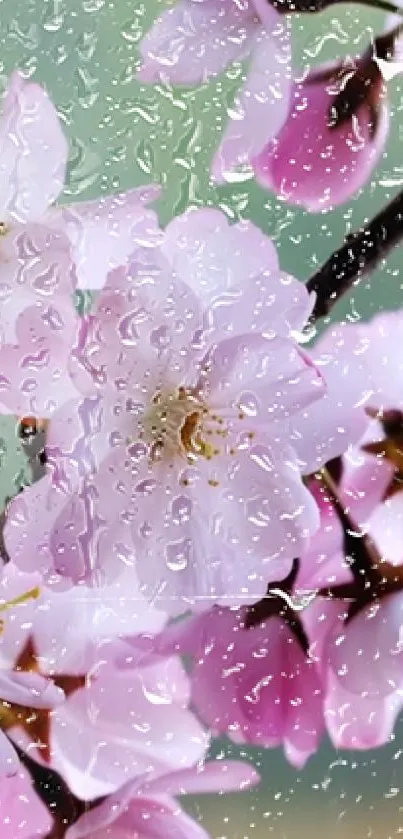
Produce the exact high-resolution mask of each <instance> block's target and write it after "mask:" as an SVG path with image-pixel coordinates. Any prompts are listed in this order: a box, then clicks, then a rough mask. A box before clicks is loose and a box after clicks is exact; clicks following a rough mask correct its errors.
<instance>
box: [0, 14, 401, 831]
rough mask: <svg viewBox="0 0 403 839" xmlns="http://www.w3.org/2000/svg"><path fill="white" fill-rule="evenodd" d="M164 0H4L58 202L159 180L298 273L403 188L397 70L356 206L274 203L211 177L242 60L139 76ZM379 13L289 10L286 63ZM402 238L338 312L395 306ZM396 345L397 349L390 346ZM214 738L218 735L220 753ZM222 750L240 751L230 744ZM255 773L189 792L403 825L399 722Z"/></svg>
mask: <svg viewBox="0 0 403 839" xmlns="http://www.w3.org/2000/svg"><path fill="white" fill-rule="evenodd" d="M166 4H167V0H163V1H162V2H157V0H144V2H138V0H117V1H116V2H113V0H65V2H64V0H0V32H1V50H0V74H1V79H0V82H2V83H3V85H4V84H5V83H6V79H7V76H8V74H9V73H10V72H11V71H12V70H13V69H14V68H15V67H20V68H21V69H22V70H23V71H24V73H28V74H30V75H33V76H34V77H35V79H36V80H38V81H39V82H40V83H42V84H45V85H46V86H47V88H48V90H49V92H50V94H51V96H52V98H53V100H54V102H55V104H56V106H57V108H58V110H59V114H60V117H61V119H62V121H63V124H64V127H65V131H66V134H67V135H68V137H69V140H70V144H71V160H70V168H69V179H68V184H67V187H66V190H65V194H64V200H66V201H69V200H79V199H81V198H82V199H84V198H90V197H94V196H96V195H99V193H100V192H103V191H105V192H111V191H117V190H123V189H126V188H128V187H131V186H134V185H138V184H141V183H146V182H149V181H151V180H152V181H158V182H160V183H161V184H162V185H163V186H164V195H163V198H162V200H161V201H160V204H159V210H160V214H161V220H162V221H163V222H164V223H165V222H166V221H168V220H169V218H171V217H172V216H173V215H174V214H177V213H180V212H182V211H183V210H184V209H185V207H187V206H188V205H189V204H194V205H200V204H205V203H209V204H212V205H215V206H220V207H221V208H222V209H223V210H224V211H225V212H226V213H227V214H228V216H229V217H230V218H231V219H234V220H236V219H239V218H251V219H252V220H253V221H255V222H256V223H257V224H258V225H259V226H260V227H261V228H262V229H263V230H265V231H266V232H267V233H268V234H269V235H270V236H271V237H273V238H274V239H275V241H276V243H277V245H278V248H279V251H280V259H281V263H282V266H283V268H284V269H286V270H288V271H290V272H291V273H294V274H295V275H296V276H298V277H299V278H300V279H306V278H307V277H309V275H310V274H311V273H312V272H313V271H314V270H315V268H316V267H317V266H318V265H320V264H321V263H322V262H323V261H324V260H325V259H326V258H327V257H328V256H329V254H330V253H331V251H332V250H333V249H334V248H336V247H337V246H338V245H339V244H341V242H342V239H343V237H344V235H345V234H346V233H347V232H349V231H351V230H354V229H355V228H356V227H358V226H359V225H360V224H362V223H363V222H364V221H365V219H367V218H369V217H370V216H372V215H373V214H374V213H375V212H376V211H377V210H378V209H379V208H380V207H381V206H382V205H383V204H384V203H385V202H386V201H387V200H389V199H390V197H391V196H392V195H393V194H394V193H395V192H396V191H398V190H399V189H400V188H402V186H403V142H402V141H403V122H402V120H401V112H402V108H403V98H402V88H401V83H400V81H399V78H396V79H394V80H393V81H392V82H391V84H390V98H391V102H392V130H391V134H390V138H389V143H388V146H387V149H386V152H385V155H384V157H383V159H382V161H381V164H380V166H379V167H378V169H377V171H376V172H375V174H374V176H373V179H372V181H371V182H370V183H368V185H367V186H366V188H365V190H363V191H362V193H361V194H360V195H358V196H357V197H356V198H355V199H354V201H352V202H351V203H350V204H348V205H346V206H344V207H342V208H341V209H339V210H338V211H335V212H332V213H329V214H324V215H321V216H312V215H309V214H307V213H305V212H304V211H302V210H296V209H295V208H292V207H289V206H287V205H285V204H284V203H280V202H278V201H276V199H275V198H274V197H273V196H272V195H271V194H269V193H266V192H264V191H263V190H261V189H260V188H259V187H257V186H256V185H254V184H253V183H252V182H247V183H241V184H238V185H235V186H225V187H223V188H220V189H216V188H214V187H213V186H212V185H211V184H210V183H209V174H208V170H209V161H210V158H211V154H212V151H213V149H214V148H215V147H216V145H217V141H218V137H219V135H220V131H221V129H222V126H223V125H224V122H225V118H226V108H227V105H228V104H229V103H230V102H231V98H232V96H233V92H234V90H235V89H236V87H237V86H238V85H239V83H240V81H241V79H242V74H243V72H244V68H243V67H242V66H241V65H235V66H233V67H231V68H230V70H229V71H228V72H227V74H226V75H225V76H224V77H221V78H220V79H219V80H218V81H217V82H215V83H213V84H209V85H207V86H205V87H203V88H202V89H199V90H197V91H193V90H187V91H185V92H183V91H179V90H177V89H175V90H171V89H165V88H162V87H157V88H146V87H140V85H139V84H138V83H137V82H136V78H135V74H136V68H137V66H138V63H139V59H138V50H137V46H138V43H139V40H140V38H141V36H142V33H143V32H144V31H145V30H146V29H147V28H148V27H149V25H150V24H151V22H152V20H153V19H154V18H155V17H156V16H157V14H158V11H159V10H160V9H161V8H162V7H163V6H165V5H166ZM383 26H384V15H382V14H380V13H378V12H376V11H373V10H368V9H365V8H364V7H360V6H359V5H355V4H351V5H347V4H341V3H340V4H338V5H335V6H334V7H333V8H332V9H331V10H330V12H327V13H326V14H323V15H320V16H317V17H314V16H309V17H305V18H302V17H301V16H296V17H295V19H294V21H293V36H294V63H295V65H299V66H303V67H305V66H311V65H313V64H315V63H317V62H320V61H324V60H327V59H329V58H336V57H339V56H341V55H344V54H347V53H349V54H356V53H359V52H361V51H362V50H363V49H365V48H366V46H367V45H368V43H369V42H370V39H371V36H373V35H374V34H377V33H379V32H380V31H381V30H382V28H383ZM402 254H403V251H402V250H396V251H395V252H394V253H393V254H392V255H391V256H390V258H389V259H388V263H387V265H385V266H384V268H383V269H382V270H381V271H378V273H376V274H373V275H372V276H371V277H370V279H369V280H366V281H365V282H364V283H362V284H361V285H360V286H359V287H358V288H356V289H355V290H354V292H353V294H351V295H350V296H349V298H348V299H346V300H344V301H342V303H341V304H339V306H338V308H337V310H336V311H335V314H334V317H336V318H338V319H341V318H348V319H349V320H357V319H360V318H366V317H369V316H370V315H371V313H373V312H375V311H377V310H379V309H380V308H392V307H396V306H398V305H400V304H401V299H402V281H401V272H400V265H401V260H402ZM397 349H399V348H397ZM27 474H28V473H27V467H26V463H25V459H24V456H23V454H22V452H21V450H20V448H19V444H18V441H17V438H16V433H15V427H14V423H13V422H12V421H11V420H10V421H5V420H2V421H1V425H0V505H2V504H3V502H4V498H5V497H6V496H7V495H13V494H15V492H16V487H17V486H18V485H19V483H20V482H21V481H23V480H25V479H26V478H27ZM221 745H222V744H218V745H217V747H216V752H217V751H220V748H221ZM222 750H223V751H224V752H225V753H226V754H232V755H234V756H235V755H237V754H239V752H238V751H237V750H235V749H233V748H232V747H230V746H228V744H223V745H222ZM248 756H249V757H250V759H252V760H253V761H254V763H255V765H256V766H257V767H258V768H259V769H260V771H261V773H262V784H261V786H260V788H259V790H258V791H254V792H251V793H247V794H241V795H236V796H223V797H220V796H215V797H213V796H209V797H206V798H203V799H197V800H196V799H193V800H192V801H190V803H189V802H187V806H188V807H189V809H190V810H191V812H192V813H193V814H194V815H195V817H196V818H198V819H199V820H200V821H201V823H202V824H203V825H204V826H205V827H206V828H207V829H209V830H210V831H211V834H212V836H213V837H216V838H217V839H218V837H228V839H244V837H245V839H246V837H248V838H249V837H250V839H260V837H268V836H273V837H276V839H308V838H309V839H319V837H322V836H324V835H325V836H326V838H327V839H341V837H359V838H360V839H361V837H362V838H364V837H375V839H388V837H395V836H396V837H397V836H399V835H400V834H402V833H403V797H402V792H401V779H402V775H403V773H402V765H403V733H402V726H401V725H398V726H397V729H396V732H395V739H394V741H393V742H392V743H390V744H389V745H388V746H387V747H385V748H383V749H380V750H378V751H376V752H375V751H374V752H367V753H363V754H358V753H351V752H350V753H336V752H335V751H334V750H333V749H332V748H331V747H330V746H329V745H327V744H326V743H325V744H324V745H323V747H322V749H321V751H320V752H319V754H318V755H317V756H315V757H314V758H313V759H312V760H311V761H310V763H309V764H308V766H307V767H306V769H305V770H304V771H303V772H300V773H298V772H296V771H295V770H293V769H292V768H290V767H289V766H288V765H287V764H286V762H285V760H284V758H283V756H282V754H281V752H280V751H279V750H273V751H271V752H265V753H262V752H260V751H258V750H255V751H251V752H249V753H248Z"/></svg>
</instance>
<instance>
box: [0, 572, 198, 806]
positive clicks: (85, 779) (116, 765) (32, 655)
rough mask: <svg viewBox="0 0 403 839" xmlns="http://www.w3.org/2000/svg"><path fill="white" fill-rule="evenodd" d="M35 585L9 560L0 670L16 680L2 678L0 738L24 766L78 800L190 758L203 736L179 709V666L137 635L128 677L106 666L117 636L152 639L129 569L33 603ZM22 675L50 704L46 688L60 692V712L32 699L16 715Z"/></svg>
mask: <svg viewBox="0 0 403 839" xmlns="http://www.w3.org/2000/svg"><path fill="white" fill-rule="evenodd" d="M39 580H40V577H39V575H38V574H28V575H27V574H22V573H21V572H19V571H18V570H17V569H15V568H14V567H13V564H12V563H9V564H8V565H7V566H6V567H5V570H4V572H3V577H2V579H1V581H0V591H1V594H2V596H4V598H8V600H10V598H13V599H15V600H16V605H15V606H14V608H13V607H12V605H10V607H9V609H8V611H7V615H6V619H5V621H4V628H3V634H2V644H1V648H0V655H1V658H0V661H1V663H2V666H3V667H8V668H14V669H13V670H12V671H11V672H12V676H13V679H14V670H15V668H17V673H16V676H15V679H18V680H19V681H18V682H17V681H16V686H15V687H13V685H14V682H12V681H11V680H10V684H11V686H12V687H13V690H14V693H16V691H17V688H18V690H19V693H18V695H17V693H16V697H14V694H13V693H12V692H11V690H10V691H9V694H7V695H6V698H8V699H9V701H10V703H13V704H10V707H9V708H8V710H7V711H6V712H5V715H4V724H5V725H6V731H7V734H8V736H10V737H11V738H12V739H13V741H14V742H15V743H17V745H18V746H19V747H20V748H21V749H22V750H23V751H25V752H27V753H28V754H29V756H30V758H31V759H32V758H34V759H35V760H36V761H37V762H39V763H42V764H44V765H45V766H49V767H51V768H53V769H55V770H56V771H57V772H58V773H59V774H60V775H61V776H62V777H63V778H64V780H65V781H66V782H67V784H68V786H69V788H70V789H71V791H72V792H73V793H74V794H75V795H77V796H78V797H79V798H82V799H92V798H97V797H98V796H102V795H106V794H108V793H110V792H114V791H115V790H116V789H117V788H118V787H120V786H121V785H122V784H123V783H125V782H126V781H127V780H129V779H135V778H142V779H144V780H146V779H147V778H148V779H150V778H154V777H158V776H159V775H164V774H166V772H169V771H176V770H178V769H182V768H187V767H189V766H192V765H193V764H194V763H196V762H197V761H199V760H200V759H201V758H202V757H203V756H204V753H205V750H206V746H207V744H208V737H207V735H206V733H205V732H204V730H203V728H202V727H201V725H200V724H199V723H198V721H197V720H196V718H195V717H194V715H193V714H192V713H191V711H190V710H188V703H189V692H190V688H189V684H188V679H187V677H186V674H185V672H184V670H183V668H182V665H181V663H180V661H179V659H178V658H177V657H176V656H170V657H163V658H161V657H157V656H156V655H155V654H154V653H153V652H152V650H151V649H150V650H149V645H148V644H147V643H145V642H146V641H147V639H146V638H143V639H142V641H141V642H140V640H139V641H138V644H137V646H136V645H135V643H134V646H133V648H132V653H133V662H132V663H133V669H132V670H131V672H130V673H128V672H126V673H124V672H123V671H122V670H121V669H119V668H117V666H115V663H114V662H115V658H116V650H118V649H119V646H117V647H116V649H115V646H116V645H117V643H118V638H119V636H120V635H126V634H129V635H130V636H131V637H134V639H136V636H137V634H138V633H143V634H144V633H145V634H149V633H151V635H152V634H153V633H154V632H155V631H156V630H158V629H161V627H162V626H163V623H164V616H163V615H161V613H160V612H158V613H157V612H156V610H154V609H153V608H152V606H150V604H148V603H146V602H145V601H144V600H143V599H142V597H141V595H140V594H139V592H138V590H137V589H136V580H135V576H134V574H133V571H132V569H129V570H128V571H127V572H126V574H125V575H123V576H122V578H121V579H120V580H119V581H118V582H117V583H115V584H114V585H113V586H110V587H105V588H104V589H102V590H95V589H92V590H88V589H86V588H85V587H84V586H80V587H78V588H75V589H69V590H68V591H64V592H49V591H46V589H41V590H40V592H39V596H38V598H37V599H36V601H35V602H33V601H32V600H30V599H29V598H28V597H26V596H24V592H26V591H27V590H28V591H30V590H31V587H32V585H36V586H37V585H38V582H39ZM21 592H22V596H21ZM19 601H22V602H19ZM66 639H67V640H66ZM32 670H35V680H36V681H35V685H36V682H37V683H38V685H39V688H40V687H41V686H42V689H43V685H44V686H45V687H46V688H47V691H48V693H49V694H50V699H52V698H53V695H54V692H55V690H56V688H55V687H54V686H53V685H57V686H58V688H59V690H60V689H61V688H63V691H64V694H65V697H66V700H65V702H64V704H63V711H62V706H61V707H60V708H56V709H55V710H54V711H52V713H49V712H48V710H47V707H48V705H47V703H46V702H45V701H43V700H41V697H40V696H39V698H38V699H37V700H36V703H35V697H34V701H32V702H30V706H35V707H36V704H37V705H38V706H39V708H40V710H36V711H35V712H33V711H32V710H29V711H28V712H27V713H25V714H24V713H22V712H21V711H20V709H19V708H17V707H16V706H15V702H17V701H18V699H19V696H20V694H21V697H22V699H25V704H28V698H27V697H28V688H29V687H30V683H29V684H28V686H27V690H26V691H25V693H24V695H23V694H22V692H21V691H22V688H20V687H19V685H20V683H23V680H24V679H25V680H27V679H28V678H29V679H33V678H34V677H33V676H32V675H31V671H32ZM28 674H29V676H28ZM50 678H51V679H52V681H51V680H50ZM6 679H8V675H7V671H6V676H5V680H6ZM39 688H38V690H39ZM2 693H5V690H4V691H3V692H2ZM62 695H63V694H62ZM29 696H30V695H29ZM43 696H44V697H45V698H46V696H47V694H46V693H45V694H43ZM21 701H22V700H21ZM2 724H3V720H2V718H1V716H0V727H1V726H2ZM6 742H7V741H6ZM10 748H11V747H10Z"/></svg>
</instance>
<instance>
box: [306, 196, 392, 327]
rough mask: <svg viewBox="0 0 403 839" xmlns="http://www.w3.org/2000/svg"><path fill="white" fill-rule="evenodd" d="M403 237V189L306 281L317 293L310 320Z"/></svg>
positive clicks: (327, 308) (324, 311)
mask: <svg viewBox="0 0 403 839" xmlns="http://www.w3.org/2000/svg"><path fill="white" fill-rule="evenodd" d="M402 240H403V192H400V193H399V194H398V195H396V197H395V198H394V199H393V200H392V201H391V202H390V204H388V205H387V206H386V207H384V209H383V210H381V212H380V213H378V215H376V216H375V217H374V218H373V219H372V221H370V222H369V223H368V224H367V225H365V227H363V228H361V230H357V231H356V232H355V233H352V234H350V235H349V236H347V238H346V240H345V242H344V244H343V245H342V246H341V248H339V249H338V250H337V251H335V252H334V253H333V254H332V256H331V257H330V259H328V261H327V262H325V264H324V265H322V268H320V269H319V271H317V272H316V274H314V275H313V276H312V277H311V278H310V279H309V280H308V282H307V284H306V285H307V289H308V291H314V292H315V293H316V302H315V306H314V309H313V313H312V315H311V322H314V321H316V320H318V318H321V317H324V316H325V315H328V314H329V312H330V311H331V309H332V308H333V306H334V305H335V304H336V303H337V301H338V300H339V299H340V297H342V296H343V294H346V292H348V291H349V290H350V289H351V288H352V286H353V285H356V284H357V283H358V282H359V281H360V280H361V279H362V277H363V276H365V274H368V272H369V271H373V270H374V269H375V268H376V267H377V265H378V264H379V263H380V262H381V261H382V260H383V259H385V257H386V256H387V254H388V253H389V251H390V250H391V249H392V248H394V247H395V246H396V245H398V244H400V242H401V241H402Z"/></svg>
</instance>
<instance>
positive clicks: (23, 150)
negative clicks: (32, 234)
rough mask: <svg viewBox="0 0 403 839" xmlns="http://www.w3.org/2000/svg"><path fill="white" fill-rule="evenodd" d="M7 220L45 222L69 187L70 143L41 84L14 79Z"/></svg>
mask: <svg viewBox="0 0 403 839" xmlns="http://www.w3.org/2000/svg"><path fill="white" fill-rule="evenodd" d="M0 146H1V149H2V155H1V161H0V208H1V210H0V215H2V219H1V220H2V221H3V222H6V221H8V219H11V220H12V221H18V222H27V221H35V220H40V218H41V216H42V215H43V214H44V213H45V211H46V210H47V208H48V206H49V205H50V204H52V203H53V201H55V200H56V198H57V197H58V196H59V194H60V192H61V191H62V189H63V185H64V179H65V169H66V162H67V156H68V147H67V141H66V138H65V136H64V134H63V131H62V128H61V125H60V122H59V118H58V116H57V113H56V109H55V107H54V105H53V104H52V102H51V100H50V99H49V97H48V95H47V94H46V93H45V91H44V90H43V89H42V88H41V87H39V85H37V84H34V83H32V82H26V81H24V80H23V78H22V76H20V75H19V73H14V75H13V76H12V77H11V80H10V83H9V87H8V89H7V92H6V96H5V99H4V103H3V115H2V117H1V122H0Z"/></svg>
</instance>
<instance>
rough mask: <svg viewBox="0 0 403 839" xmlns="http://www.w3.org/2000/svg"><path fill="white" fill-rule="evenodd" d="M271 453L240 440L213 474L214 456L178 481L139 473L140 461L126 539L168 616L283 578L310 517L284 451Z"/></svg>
mask: <svg viewBox="0 0 403 839" xmlns="http://www.w3.org/2000/svg"><path fill="white" fill-rule="evenodd" d="M245 433H246V432H245ZM280 448H281V456H280V451H279V450H277V447H272V446H271V445H270V444H269V443H266V445H264V444H263V445H262V444H256V445H252V446H250V441H249V440H248V441H247V444H246V445H245V447H244V448H242V447H240V449H239V451H234V453H233V455H230V454H228V455H227V456H225V455H222V456H221V457H220V463H219V469H217V466H216V465H215V462H214V458H213V459H212V460H211V461H209V460H205V461H203V460H202V459H199V460H198V462H197V464H195V466H189V467H184V468H183V470H182V472H181V473H180V476H179V478H180V480H179V485H178V479H177V476H176V475H175V473H172V471H171V470H166V472H165V473H164V474H163V475H162V474H161V475H160V476H159V475H158V474H157V473H155V471H154V474H153V473H151V474H148V462H147V459H146V458H145V459H144V470H145V471H144V473H143V476H142V477H141V476H140V474H139V482H138V484H137V485H135V491H136V494H137V498H138V502H137V503H138V512H137V515H136V518H135V519H134V520H133V539H134V543H135V546H136V552H137V555H138V560H137V566H136V567H137V573H138V576H139V580H140V584H141V591H142V592H143V593H144V594H145V596H146V597H147V598H150V599H151V600H154V599H155V602H158V604H159V607H160V608H162V609H163V610H165V611H169V612H170V613H171V614H175V613H178V612H183V611H184V610H185V609H186V608H187V607H189V606H192V608H195V607H197V606H200V607H203V608H206V606H208V604H209V603H211V602H214V601H219V602H220V601H221V600H222V602H224V603H225V604H227V603H228V602H231V603H233V604H237V603H239V602H245V601H246V602H251V601H252V602H253V600H254V599H259V598H260V597H262V596H263V594H264V592H265V590H266V586H267V582H268V581H269V580H273V579H281V578H282V577H284V576H285V575H286V574H287V573H288V571H289V566H290V562H291V561H292V559H293V558H294V557H295V556H297V555H299V553H300V552H301V551H302V550H303V549H304V548H305V547H306V543H307V540H308V537H309V535H310V534H311V533H312V532H314V531H315V529H316V527H317V525H318V520H319V519H318V511H317V507H316V504H315V502H314V500H313V498H312V496H311V494H310V493H309V491H308V490H307V489H306V488H305V486H304V485H303V483H302V481H301V479H300V474H299V471H298V468H297V464H296V463H295V461H294V460H293V453H292V451H291V450H288V449H287V447H286V445H285V444H284V441H283V443H282V446H281V447H280ZM156 509H158V510H159V515H158V516H157V517H156V516H155V510H156ZM217 510H219V511H220V516H219V517H217ZM240 557H242V562H240Z"/></svg>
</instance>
